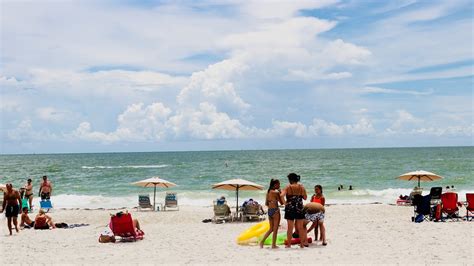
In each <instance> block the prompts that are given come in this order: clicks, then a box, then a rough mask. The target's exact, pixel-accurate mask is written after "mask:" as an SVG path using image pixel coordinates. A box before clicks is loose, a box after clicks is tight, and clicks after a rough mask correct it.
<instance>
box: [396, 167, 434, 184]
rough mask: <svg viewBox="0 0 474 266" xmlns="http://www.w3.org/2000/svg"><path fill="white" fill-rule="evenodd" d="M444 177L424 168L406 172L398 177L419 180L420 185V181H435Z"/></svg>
mask: <svg viewBox="0 0 474 266" xmlns="http://www.w3.org/2000/svg"><path fill="white" fill-rule="evenodd" d="M442 178H443V177H442V176H439V175H437V174H434V173H431V172H427V171H423V170H418V171H413V172H409V173H405V174H403V175H401V176H399V177H398V179H401V180H407V181H412V180H418V187H420V181H434V180H439V179H442Z"/></svg>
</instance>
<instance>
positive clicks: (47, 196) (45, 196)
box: [41, 192, 50, 200]
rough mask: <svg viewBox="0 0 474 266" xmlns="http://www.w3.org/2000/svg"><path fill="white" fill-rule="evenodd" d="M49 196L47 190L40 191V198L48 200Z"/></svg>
mask: <svg viewBox="0 0 474 266" xmlns="http://www.w3.org/2000/svg"><path fill="white" fill-rule="evenodd" d="M49 197H50V193H49V192H41V200H48V199H49Z"/></svg>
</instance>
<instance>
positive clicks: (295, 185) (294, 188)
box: [260, 173, 327, 248]
mask: <svg viewBox="0 0 474 266" xmlns="http://www.w3.org/2000/svg"><path fill="white" fill-rule="evenodd" d="M288 181H289V184H288V185H287V186H286V187H285V188H284V189H283V190H281V189H280V181H279V180H278V179H272V180H271V181H270V186H269V188H268V192H267V196H266V201H265V205H266V206H267V207H268V218H269V222H270V229H269V230H268V231H267V232H266V233H265V235H264V237H263V239H262V240H261V242H260V247H263V243H264V242H265V240H266V239H267V237H268V236H269V235H270V234H272V233H273V235H272V248H277V245H276V238H277V233H278V228H279V226H280V220H281V215H280V208H279V205H285V216H284V218H285V219H286V220H287V223H288V228H287V242H286V244H285V247H287V248H289V247H291V239H292V238H293V236H295V235H297V236H298V237H299V238H300V247H301V248H304V247H308V240H307V233H308V232H310V231H311V230H313V229H314V230H315V240H317V238H318V228H319V229H320V231H321V240H322V242H323V245H324V246H325V245H327V242H326V230H325V227H324V211H318V212H316V213H308V212H307V211H306V210H305V208H304V204H303V200H307V198H308V196H307V193H306V189H305V187H304V186H303V184H301V183H300V176H299V175H297V174H295V173H290V174H289V175H288ZM314 191H315V194H314V195H313V196H312V197H311V202H315V203H319V204H321V205H322V206H324V204H325V198H324V196H323V188H322V186H321V185H316V186H315V187H314ZM309 223H312V224H311V226H310V228H309V229H307V225H308V224H309Z"/></svg>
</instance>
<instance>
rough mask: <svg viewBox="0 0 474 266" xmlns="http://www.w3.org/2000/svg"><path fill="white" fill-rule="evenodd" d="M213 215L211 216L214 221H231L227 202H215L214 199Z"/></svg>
mask: <svg viewBox="0 0 474 266" xmlns="http://www.w3.org/2000/svg"><path fill="white" fill-rule="evenodd" d="M213 205H214V217H212V222H214V223H219V222H222V221H233V218H232V215H231V212H230V208H229V205H227V202H224V203H223V204H217V202H216V201H214V204H213Z"/></svg>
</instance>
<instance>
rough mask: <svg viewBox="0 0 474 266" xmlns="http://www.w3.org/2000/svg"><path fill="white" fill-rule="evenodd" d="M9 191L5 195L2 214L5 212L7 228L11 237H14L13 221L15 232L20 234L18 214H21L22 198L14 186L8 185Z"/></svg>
mask: <svg viewBox="0 0 474 266" xmlns="http://www.w3.org/2000/svg"><path fill="white" fill-rule="evenodd" d="M6 187H7V191H6V192H4V193H3V205H2V210H1V211H0V213H2V212H3V211H4V210H5V216H6V217H7V226H8V231H9V232H10V235H12V220H13V225H14V226H15V230H16V232H17V233H18V220H17V218H18V213H19V212H20V206H21V198H20V193H19V192H18V191H16V190H14V189H13V185H12V184H7V185H6Z"/></svg>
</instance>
